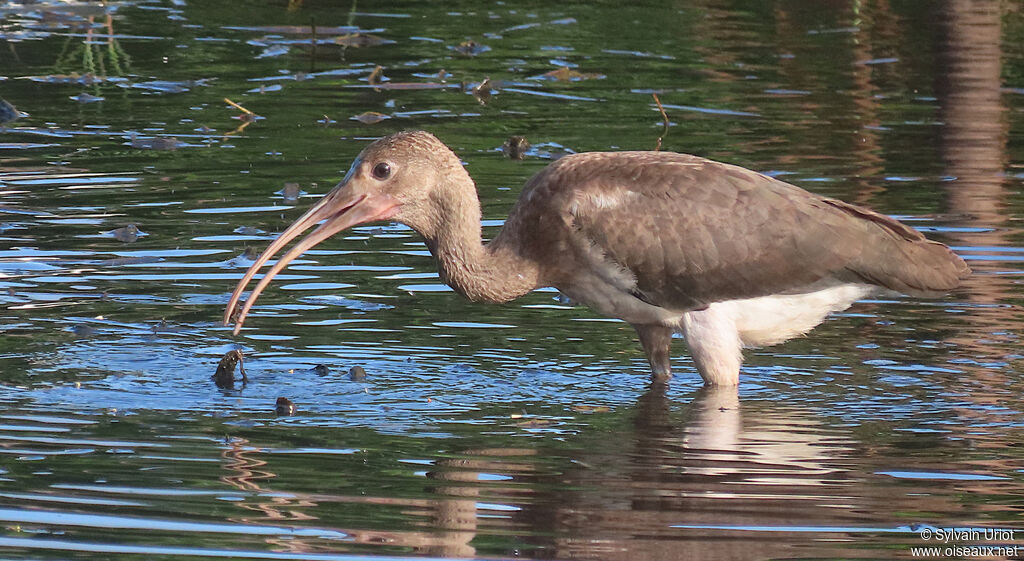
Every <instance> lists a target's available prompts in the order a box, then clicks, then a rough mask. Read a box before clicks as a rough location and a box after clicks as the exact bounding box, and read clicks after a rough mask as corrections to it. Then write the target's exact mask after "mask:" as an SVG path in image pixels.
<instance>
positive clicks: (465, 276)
mask: <svg viewBox="0 0 1024 561" xmlns="http://www.w3.org/2000/svg"><path fill="white" fill-rule="evenodd" d="M466 179H468V177H467V178H466ZM469 181H470V182H469V186H468V187H469V188H468V189H467V188H465V187H463V188H460V189H458V190H456V191H455V193H458V194H459V195H458V196H453V197H445V198H444V199H443V200H442V201H439V203H438V206H439V209H438V213H437V216H438V218H439V219H438V220H436V221H435V222H434V224H435V227H434V228H431V229H430V230H432V231H429V232H422V231H421V232H420V233H421V234H423V237H424V238H425V239H426V242H427V247H428V248H430V252H431V253H432V254H433V255H434V257H435V258H436V259H437V262H438V270H439V273H440V276H441V280H442V281H444V282H445V283H446V284H447V285H448V286H450V287H452V288H453V289H454V290H455V291H456V292H458V293H459V294H462V295H463V296H465V297H466V298H469V299H470V300H473V301H484V302H508V301H509V300H512V299H514V298H518V297H520V296H522V295H524V294H526V293H527V292H529V291H531V290H533V289H534V288H537V287H538V278H539V268H538V266H537V264H536V262H534V261H533V260H530V259H528V258H525V257H523V256H522V255H521V252H520V251H518V246H517V244H516V243H514V241H509V240H514V238H512V237H509V238H507V239H502V236H499V238H498V239H495V240H494V241H492V242H490V243H488V244H486V245H485V244H484V243H483V241H482V236H481V229H482V226H481V222H480V201H479V199H478V198H477V195H476V187H475V186H474V185H473V184H472V180H469Z"/></svg>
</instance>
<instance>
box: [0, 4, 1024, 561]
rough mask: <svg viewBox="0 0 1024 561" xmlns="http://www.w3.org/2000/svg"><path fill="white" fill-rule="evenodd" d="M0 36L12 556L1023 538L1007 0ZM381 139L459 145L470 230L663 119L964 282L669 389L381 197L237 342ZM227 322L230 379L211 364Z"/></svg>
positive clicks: (7, 522)
mask: <svg viewBox="0 0 1024 561" xmlns="http://www.w3.org/2000/svg"><path fill="white" fill-rule="evenodd" d="M0 43H2V44H0V97H2V98H3V99H6V100H7V101H8V102H10V103H11V104H13V106H15V107H16V108H17V110H18V111H20V112H24V113H27V115H24V116H21V118H19V119H17V120H13V121H10V122H8V123H6V124H5V125H3V126H5V127H6V128H4V129H0V195H2V198H0V307H2V308H0V357H2V361H0V520H2V522H3V524H2V526H3V533H2V535H0V551H2V555H3V556H4V557H5V558H36V559H39V558H41V559H69V558H74V559H81V558H92V559H109V558H115V557H116V558H118V559H178V558H210V559H213V558H223V557H231V558H243V559H249V558H251V559H352V558H356V557H359V556H367V555H369V556H391V557H405V556H410V555H425V556H434V557H451V556H455V557H472V556H481V557H488V558H496V557H500V558H505V557H527V558H558V559H570V558H588V559H647V558H651V559H655V558H656V559H677V558H678V559H684V558H722V559H725V558H728V559H747V558H758V559H761V558H807V557H817V558H821V557H827V558H837V557H892V556H897V557H910V556H911V554H912V552H911V548H912V547H918V546H927V545H930V544H931V543H930V542H929V540H925V539H923V536H925V535H928V533H927V532H925V530H927V531H928V532H932V531H934V530H939V529H945V528H953V527H986V528H1008V529H1017V535H1016V536H1015V539H1014V540H1013V541H1014V543H1022V544H1024V533H1022V532H1024V522H1022V521H1021V519H1020V512H1021V507H1022V502H1021V498H1020V497H1021V496H1022V495H1024V488H1022V483H1024V473H1022V469H1021V465H1022V464H1021V459H1022V453H1021V451H1020V450H1021V446H1022V445H1024V439H1022V434H1024V433H1022V430H1021V429H1022V422H1024V414H1022V401H1021V397H1020V396H1021V395H1022V394H1024V380H1022V372H1024V360H1022V359H1024V352H1022V350H1021V349H1022V348H1024V345H1022V344H1021V337H1022V335H1024V332H1022V329H1021V325H1022V323H1021V322H1022V319H1024V313H1022V312H1021V305H1022V303H1024V273H1022V271H1024V229H1022V228H1021V220H1022V218H1024V199H1022V197H1021V192H1022V185H1024V164H1022V162H1024V142H1022V141H1024V135H1022V130H1024V117H1022V116H1024V51H1022V50H1021V48H1020V45H1024V19H1022V16H1021V13H1020V11H1019V10H1015V9H1012V8H1011V6H1010V5H1008V4H1007V3H999V2H990V1H976V2H961V1H959V0H949V1H944V2H934V3H929V4H927V5H926V6H924V7H922V4H920V3H914V2H892V3H876V2H868V3H862V2H829V3H811V4H807V5H806V6H796V5H793V4H792V3H786V2H763V3H757V4H756V5H753V6H747V5H746V4H743V3H733V4H727V3H726V4H723V3H716V2H695V3H691V4H686V5H675V6H671V7H668V6H660V5H659V6H644V7H642V8H638V9H635V10H629V11H628V12H623V11H622V10H621V9H620V8H618V7H616V5H615V4H612V3H608V4H593V5H567V6H555V5H554V4H551V3H545V2H514V3H513V2H491V3H482V4H481V3H464V4H458V3H456V4H445V5H444V6H443V7H442V6H441V5H424V4H421V3H391V4H388V5H381V6H377V5H374V6H370V5H363V4H361V3H360V4H358V5H353V4H350V3H345V4H333V3H319V2H318V3H309V2H305V3H304V2H301V1H297V2H290V3H284V2H276V3H275V2H271V3H268V2H248V1H247V2H230V3H213V2H206V3H201V2H186V1H184V0H175V1H156V0H153V1H150V0H139V1H126V2H117V3H108V4H106V5H105V6H99V5H88V6H86V5H80V6H68V5H64V4H58V3H50V2H45V1H44V2H37V3H32V4H29V5H23V4H18V3H13V2H10V3H7V4H0ZM378 66H380V67H382V70H381V71H380V73H379V74H375V69H376V68H377V67H378ZM371 75H374V77H373V78H372V80H371ZM488 79H489V84H490V86H489V87H484V88H480V87H479V86H480V84H481V83H483V82H484V81H485V80H488ZM488 89H490V92H489V94H488V93H487V92H486V90H488ZM474 90H475V92H474ZM482 90H483V93H482ZM652 93H656V94H658V96H659V98H660V100H661V102H662V103H663V105H664V108H665V110H666V112H667V114H668V117H669V119H670V126H669V127H668V131H667V133H666V132H665V130H664V126H663V124H662V122H661V116H660V114H659V112H658V110H657V107H656V105H655V103H654V100H653V98H652V96H651V94H652ZM225 98H227V99H229V100H231V101H232V102H233V103H234V104H237V106H241V107H243V108H245V109H246V110H248V111H251V112H253V113H254V114H255V115H256V117H246V113H244V112H243V111H242V110H241V109H238V108H237V107H236V106H232V105H230V104H228V103H227V102H225ZM410 128H423V129H427V130H430V131H432V132H434V133H435V134H437V135H438V136H439V137H440V138H441V139H442V140H444V141H445V142H447V143H448V144H449V145H450V146H451V147H452V148H453V149H454V150H456V151H457V153H458V154H459V155H460V157H462V158H463V160H464V161H465V162H466V165H467V169H468V170H469V171H470V173H471V174H472V175H473V176H474V178H475V179H476V181H477V182H478V186H479V190H480V194H481V201H482V205H483V210H484V218H485V220H486V222H485V235H486V236H492V235H494V233H495V232H496V231H497V228H498V227H500V225H501V220H502V218H503V217H504V216H505V215H506V213H507V209H508V208H509V206H510V205H511V203H512V201H514V199H515V197H516V196H517V194H518V190H519V188H520V186H521V185H522V184H523V182H524V181H525V180H526V179H527V178H528V177H529V176H530V175H532V174H533V173H535V172H536V171H537V170H539V169H541V168H542V167H543V166H544V165H546V164H547V163H548V162H549V161H551V160H552V159H554V158H557V157H558V156H559V155H561V154H565V153H568V152H580V151H589V150H625V149H631V150H638V149H640V150H642V149H653V148H654V147H655V146H656V144H657V142H658V139H659V137H662V136H663V137H664V138H663V139H662V148H663V149H666V150H675V151H682V152H688V153H694V154H699V155H702V156H706V157H710V158H714V159H718V160H722V161H727V162H731V163H735V164H739V165H743V166H746V167H749V168H751V169H755V170H758V171H761V172H763V173H767V174H770V175H773V176H776V177H779V178H781V179H784V180H786V181H789V182H792V183H795V184H797V185H800V186H802V187H804V188H807V189H810V190H813V191H815V192H818V193H822V194H825V195H829V196H834V197H838V198H841V199H843V200H846V201H850V202H855V203H859V204H866V205H869V206H871V207H872V208H874V209H876V210H879V211H880V212H884V213H886V214H889V215H892V216H895V217H897V218H899V219H901V220H904V221H905V222H907V223H908V224H911V225H913V226H915V227H917V228H919V229H920V230H922V231H924V232H925V233H926V234H927V235H928V236H930V237H932V238H934V239H937V240H940V241H943V242H945V243H947V244H950V245H951V246H952V247H954V248H955V250H956V251H957V252H958V253H960V254H961V255H963V256H964V257H965V258H966V259H968V260H969V262H970V264H971V266H972V267H973V268H974V270H975V271H976V273H975V275H973V276H972V277H971V278H970V279H968V281H967V282H966V283H965V285H964V286H963V287H962V288H961V289H959V290H957V291H955V292H953V293H952V294H950V295H948V296H947V297H944V298H941V299H938V300H921V299H915V298H892V299H880V300H872V301H867V302H862V303H859V304H858V305H856V306H855V307H854V308H851V309H850V310H849V311H848V312H846V313H843V314H839V315H838V316H836V317H834V318H831V319H830V320H829V321H827V322H825V324H824V325H822V326H821V327H820V328H818V329H817V330H815V331H814V332H813V333H812V334H811V335H810V336H808V337H806V338H801V339H797V340H794V341H791V342H788V343H786V344H784V345H780V346H776V347H771V348H766V349H757V350H752V351H749V352H748V353H747V362H746V364H745V366H744V370H743V374H742V379H743V383H742V384H741V386H740V388H739V391H738V393H737V392H735V391H724V392H722V391H708V390H703V389H701V387H700V386H701V385H700V380H699V377H698V376H697V374H696V372H695V370H694V368H693V366H692V363H691V362H690V359H689V357H688V355H687V354H686V351H685V349H684V347H683V345H682V343H681V342H680V344H679V345H678V347H677V352H676V354H675V358H674V360H673V369H674V370H675V372H676V373H677V375H676V378H675V379H674V380H673V381H672V384H671V385H670V386H669V387H668V388H667V389H666V388H650V387H648V382H647V376H648V367H647V365H646V363H645V361H644V358H643V355H642V353H641V352H640V349H639V345H638V344H637V343H636V342H635V341H634V336H633V332H632V330H631V328H629V326H627V325H625V324H623V323H621V322H617V321H612V320H607V319H605V318H601V317H599V316H597V315H595V314H594V313H593V312H591V311H589V310H587V309H585V308H579V307H573V306H571V305H567V304H565V303H562V302H560V301H559V300H558V299H557V296H558V295H557V293H553V292H550V291H538V292H535V293H532V294H530V295H528V296H527V297H525V298H522V299H520V300H518V301H515V302H512V303H509V304H506V305H501V306H488V305H480V304H473V303H469V302H466V301H464V300H462V299H461V298H459V297H458V296H457V295H455V294H454V293H453V292H451V291H450V290H449V289H448V288H447V287H445V286H444V285H443V284H441V283H440V281H439V280H438V277H437V274H436V269H435V268H434V265H433V263H432V262H431V260H430V258H429V254H428V253H427V251H426V249H425V247H424V246H423V245H422V243H421V241H420V240H419V238H418V237H417V236H416V234H415V233H414V232H412V231H410V230H409V229H408V228H405V227H403V226H400V225H394V224H375V225H369V226H365V227H360V228H356V229H354V230H353V231H350V232H348V233H346V234H344V235H342V236H340V237H338V238H336V239H334V240H332V241H330V242H327V243H325V244H323V245H322V246H320V247H319V248H317V249H316V250H314V251H311V252H309V253H308V254H307V255H306V256H304V257H303V258H302V259H301V260H299V261H296V262H295V264H293V265H292V266H291V267H290V268H289V269H288V270H287V271H286V272H285V273H283V274H281V275H280V276H279V277H278V280H277V281H276V282H275V283H274V285H273V287H272V288H271V290H270V291H269V292H267V293H265V295H264V296H262V297H261V299H260V303H259V305H258V306H256V307H255V309H254V311H253V314H252V315H251V317H250V319H249V320H248V322H247V324H246V326H247V329H246V330H245V331H244V332H243V333H242V335H241V336H239V337H233V336H231V334H230V331H229V330H228V329H227V328H225V327H223V326H221V325H220V323H219V320H220V317H221V314H222V312H223V307H224V305H225V304H226V302H227V299H228V296H229V293H230V291H231V290H232V288H233V287H234V285H235V283H236V282H237V280H238V279H239V278H240V277H241V275H242V273H243V272H244V270H245V269H246V268H247V267H248V266H249V264H251V262H252V261H251V259H252V256H253V254H254V253H253V252H257V253H258V251H260V250H262V248H264V247H265V246H266V244H267V243H268V242H269V240H271V239H272V238H273V237H274V235H275V234H276V233H277V232H280V231H281V230H282V229H284V228H285V227H286V226H287V225H288V224H290V223H291V221H292V220H294V219H295V218H296V217H297V216H298V215H299V214H301V212H303V211H304V209H306V208H308V207H309V206H310V205H311V204H313V203H314V202H315V201H316V200H317V198H318V197H320V196H321V195H323V194H324V193H325V192H326V191H327V190H328V189H329V188H330V187H331V186H332V185H334V184H335V183H336V182H337V181H338V180H339V178H340V177H341V176H342V175H343V174H344V172H345V170H346V169H347V168H348V166H349V163H350V161H351V159H352V158H353V157H354V156H355V155H356V154H357V153H358V152H359V150H361V149H362V147H364V146H365V145H366V144H367V143H368V142H369V141H371V140H372V139H374V138H377V137H379V136H382V135H385V134H388V133H389V132H393V131H397V130H403V129H410ZM510 135H524V136H526V137H527V138H528V139H529V141H530V142H531V143H532V145H533V148H532V150H531V151H530V152H529V153H528V154H527V157H526V159H525V160H523V161H513V160H509V159H507V158H506V157H505V156H504V155H503V154H502V152H501V145H502V143H503V142H504V141H505V140H506V139H507V138H508V137H509V136H510ZM287 183H297V184H298V194H297V195H296V194H295V189H294V187H286V184H287ZM130 225H133V226H135V230H126V229H125V228H126V227H127V226H130ZM233 349H239V350H242V351H243V353H244V355H245V357H246V360H245V367H246V371H247V373H248V377H249V379H250V380H249V383H248V384H246V385H244V386H243V385H241V384H238V385H236V386H235V388H234V389H218V388H217V387H216V386H215V385H214V384H213V382H212V380H210V376H211V375H212V374H213V372H214V370H215V369H216V366H217V363H218V361H219V360H220V358H221V356H223V355H224V354H225V353H226V352H228V351H230V350H233ZM357 365H358V366H362V367H363V368H365V370H366V372H367V377H366V379H365V380H364V381H352V380H350V378H349V375H348V371H349V369H350V368H351V367H353V366H357ZM318 366H320V367H321V368H319V369H317V367H318ZM324 368H325V369H326V371H325V370H324ZM278 397H287V398H288V399H290V400H291V401H292V402H293V403H294V404H295V406H296V408H297V411H296V414H295V415H293V416H282V417H279V416H277V415H276V414H275V405H274V404H275V400H276V399H277V398H278ZM958 543H963V544H966V543H986V542H977V541H974V542H972V541H970V540H967V541H963V540H961V541H960V542H958ZM1000 543H1005V540H1004V541H1003V542H1000ZM944 545H949V544H944ZM986 545H992V543H986ZM946 557H950V556H949V555H946Z"/></svg>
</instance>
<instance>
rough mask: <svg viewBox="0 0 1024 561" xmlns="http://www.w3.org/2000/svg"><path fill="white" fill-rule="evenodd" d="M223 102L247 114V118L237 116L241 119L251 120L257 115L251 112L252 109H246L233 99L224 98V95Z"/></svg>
mask: <svg viewBox="0 0 1024 561" xmlns="http://www.w3.org/2000/svg"><path fill="white" fill-rule="evenodd" d="M224 102H225V103H227V104H228V105H230V106H231V107H234V108H235V109H238V110H239V111H241V112H242V114H243V115H248V116H249V118H248V119H244V118H242V117H239V118H241V119H243V120H249V121H252V120H255V119H256V117H258V115H256V114H255V113H253V112H252V111H249V110H248V109H246V108H245V107H242V106H241V105H239V104H237V103H235V102H234V101H231V100H230V99H228V98H226V97H225V98H224Z"/></svg>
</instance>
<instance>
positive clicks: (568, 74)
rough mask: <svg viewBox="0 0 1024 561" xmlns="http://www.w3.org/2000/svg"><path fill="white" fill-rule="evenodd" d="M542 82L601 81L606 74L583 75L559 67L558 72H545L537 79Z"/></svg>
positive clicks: (576, 71)
mask: <svg viewBox="0 0 1024 561" xmlns="http://www.w3.org/2000/svg"><path fill="white" fill-rule="evenodd" d="M537 78H538V79H540V80H557V81H559V82H579V81H580V80H595V79H596V80H600V79H603V78H605V75H604V74H594V73H583V72H580V71H578V70H573V69H572V68H569V67H568V66H559V67H558V68H557V69H556V70H552V71H551V72H545V73H544V74H541V75H540V76H538V77H537Z"/></svg>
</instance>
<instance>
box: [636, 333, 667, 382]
mask: <svg viewBox="0 0 1024 561" xmlns="http://www.w3.org/2000/svg"><path fill="white" fill-rule="evenodd" d="M633 329H636V334H637V335H639V336H640V344H641V345H642V346H643V348H644V353H646V354H647V362H650V363H651V370H652V371H653V372H654V373H653V374H652V376H651V379H652V380H654V381H656V382H667V381H669V380H671V379H672V365H671V364H670V363H669V358H670V357H671V356H672V354H671V350H672V328H671V327H665V326H663V325H634V326H633Z"/></svg>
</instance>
